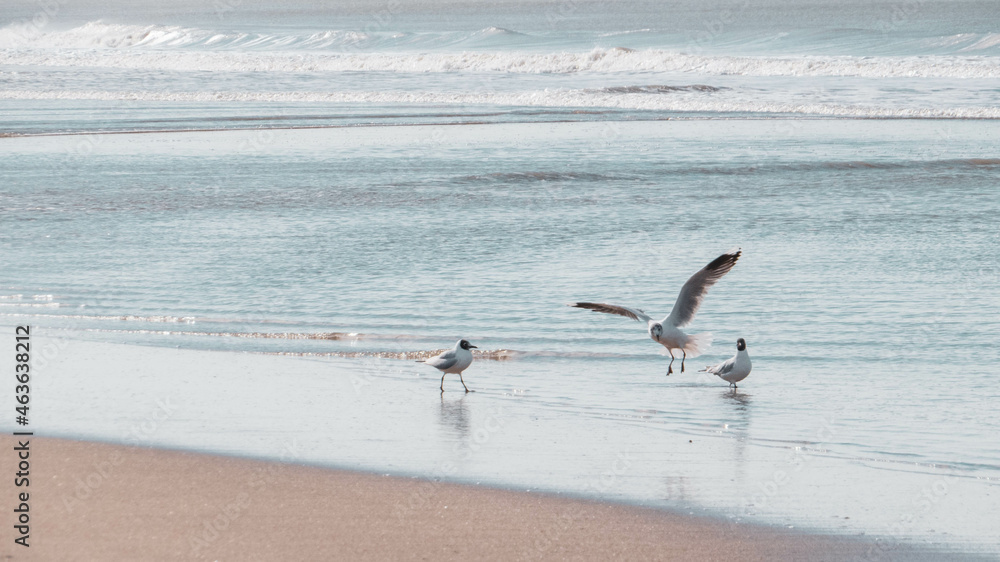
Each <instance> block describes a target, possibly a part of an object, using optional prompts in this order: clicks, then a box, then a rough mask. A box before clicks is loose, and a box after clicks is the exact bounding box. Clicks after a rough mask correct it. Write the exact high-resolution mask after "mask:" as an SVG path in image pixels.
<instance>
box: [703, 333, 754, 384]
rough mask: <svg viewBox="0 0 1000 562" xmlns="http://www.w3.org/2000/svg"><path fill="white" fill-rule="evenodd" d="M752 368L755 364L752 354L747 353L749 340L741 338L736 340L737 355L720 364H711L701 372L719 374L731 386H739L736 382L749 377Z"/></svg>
mask: <svg viewBox="0 0 1000 562" xmlns="http://www.w3.org/2000/svg"><path fill="white" fill-rule="evenodd" d="M751 368H753V365H752V364H751V363H750V354H749V353H747V342H746V340H744V339H743V338H740V339H738V340H736V355H733V356H732V357H730V358H729V359H726V360H725V361H723V362H722V363H719V364H718V365H709V366H708V367H705V368H704V369H702V370H701V372H704V373H712V374H713V375H717V376H718V377H719V378H720V379H722V380H724V381H726V382H728V383H729V386H731V387H733V388H738V387H737V386H736V383H738V382H740V381H741V380H743V379H745V378H747V375H749V374H750V369H751Z"/></svg>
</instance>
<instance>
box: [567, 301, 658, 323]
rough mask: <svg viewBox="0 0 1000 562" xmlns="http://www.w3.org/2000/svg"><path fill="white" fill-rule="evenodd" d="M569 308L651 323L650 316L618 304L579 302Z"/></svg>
mask: <svg viewBox="0 0 1000 562" xmlns="http://www.w3.org/2000/svg"><path fill="white" fill-rule="evenodd" d="M567 306H574V307H576V308H586V309H588V310H593V311H594V312H604V313H607V314H617V315H618V316H624V317H625V318H631V319H632V320H638V321H640V322H649V316H648V315H647V314H646V313H645V312H643V311H641V310H639V309H638V308H629V307H627V306H618V305H616V304H604V303H602V302H577V303H573V304H570V305H567Z"/></svg>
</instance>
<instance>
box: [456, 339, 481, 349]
mask: <svg viewBox="0 0 1000 562" xmlns="http://www.w3.org/2000/svg"><path fill="white" fill-rule="evenodd" d="M458 347H461V348H462V349H469V348H470V347H471V348H472V349H479V348H478V347H476V346H474V345H472V344H471V343H469V340H462V341H460V342H458Z"/></svg>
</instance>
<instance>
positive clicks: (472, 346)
mask: <svg viewBox="0 0 1000 562" xmlns="http://www.w3.org/2000/svg"><path fill="white" fill-rule="evenodd" d="M469 349H479V348H478V347H476V346H474V345H472V344H469Z"/></svg>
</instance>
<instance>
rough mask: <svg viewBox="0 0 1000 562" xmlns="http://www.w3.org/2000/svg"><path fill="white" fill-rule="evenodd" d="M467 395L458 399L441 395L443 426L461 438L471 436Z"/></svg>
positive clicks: (465, 438) (441, 419)
mask: <svg viewBox="0 0 1000 562" xmlns="http://www.w3.org/2000/svg"><path fill="white" fill-rule="evenodd" d="M466 397H467V396H466V395H464V394H463V395H462V397H461V398H458V399H446V398H445V397H444V394H442V395H441V411H440V416H441V417H440V422H441V425H442V426H443V427H445V428H446V429H448V430H450V431H452V432H454V434H455V437H456V438H457V439H459V440H467V439H468V437H469V420H470V419H471V416H470V414H469V407H468V405H467V404H466V403H465V399H466Z"/></svg>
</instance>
